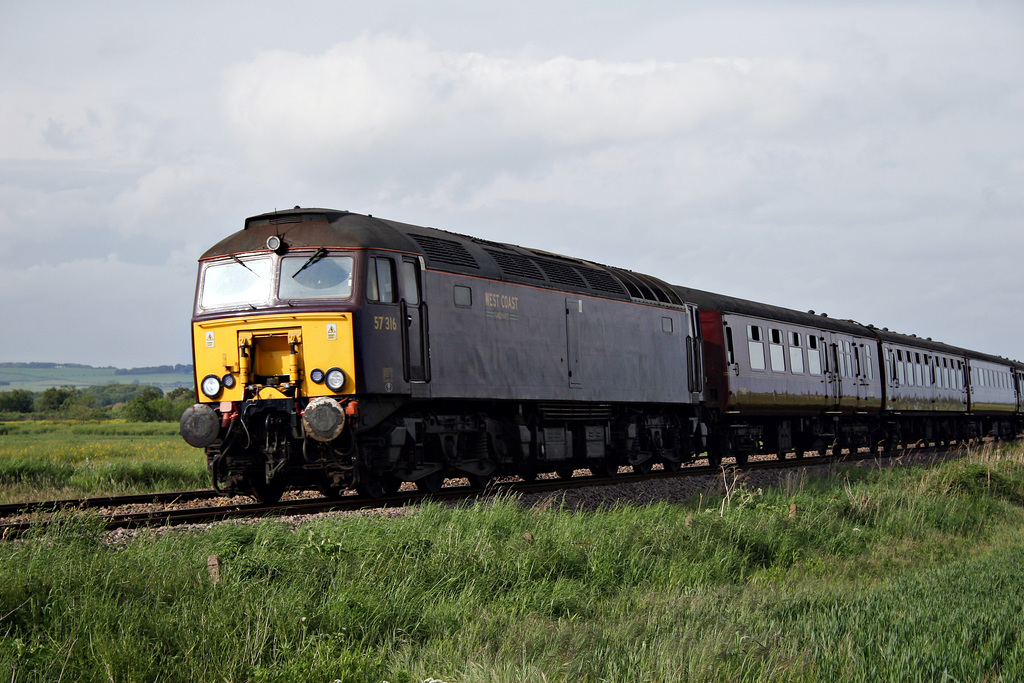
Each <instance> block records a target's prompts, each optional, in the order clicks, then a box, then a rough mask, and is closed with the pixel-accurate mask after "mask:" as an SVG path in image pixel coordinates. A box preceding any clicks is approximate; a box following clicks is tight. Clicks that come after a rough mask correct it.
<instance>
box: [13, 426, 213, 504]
mask: <svg viewBox="0 0 1024 683" xmlns="http://www.w3.org/2000/svg"><path fill="white" fill-rule="evenodd" d="M208 486H209V475H208V473H207V472H206V466H205V458H204V456H203V453H202V451H200V450H197V449H194V448H192V447H190V446H188V445H187V444H186V443H185V442H184V441H183V440H182V439H181V437H180V436H179V435H178V433H177V426H176V425H169V424H162V423H151V424H145V423H118V422H112V421H108V422H86V423H70V422H45V423H43V422H19V423H4V424H2V425H0V502H4V503H12V502H25V501H29V500H44V499H51V498H78V497H85V496H103V495H114V494H120V493H148V492H152V491H174V490H181V489H193V488H203V487H208Z"/></svg>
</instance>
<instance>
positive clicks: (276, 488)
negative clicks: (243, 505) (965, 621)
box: [252, 480, 284, 505]
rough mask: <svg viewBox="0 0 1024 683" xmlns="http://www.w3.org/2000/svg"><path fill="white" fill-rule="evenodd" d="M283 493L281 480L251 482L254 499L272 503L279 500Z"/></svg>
mask: <svg viewBox="0 0 1024 683" xmlns="http://www.w3.org/2000/svg"><path fill="white" fill-rule="evenodd" d="M283 493H284V482H282V481H277V480H274V481H271V482H266V481H264V482H260V483H258V484H255V483H254V484H253V486H252V495H253V496H255V498H256V500H258V501H259V502H261V503H265V504H267V505H273V504H274V503H276V502H277V501H279V500H281V495H282V494H283Z"/></svg>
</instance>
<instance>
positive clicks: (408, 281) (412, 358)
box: [399, 257, 430, 382]
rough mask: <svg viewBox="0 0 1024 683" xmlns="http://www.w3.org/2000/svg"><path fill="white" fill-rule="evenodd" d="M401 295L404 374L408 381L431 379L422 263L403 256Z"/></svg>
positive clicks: (426, 380)
mask: <svg viewBox="0 0 1024 683" xmlns="http://www.w3.org/2000/svg"><path fill="white" fill-rule="evenodd" d="M399 284H400V286H401V292H402V298H401V300H400V301H399V310H400V313H401V316H402V320H404V321H405V324H404V325H401V326H400V329H401V331H402V374H403V377H404V378H405V381H406V382H429V381H430V350H429V345H428V336H427V331H428V330H427V304H426V303H424V301H423V296H422V286H421V278H420V262H419V260H417V259H414V258H408V257H406V258H403V259H402V266H401V273H400V274H399Z"/></svg>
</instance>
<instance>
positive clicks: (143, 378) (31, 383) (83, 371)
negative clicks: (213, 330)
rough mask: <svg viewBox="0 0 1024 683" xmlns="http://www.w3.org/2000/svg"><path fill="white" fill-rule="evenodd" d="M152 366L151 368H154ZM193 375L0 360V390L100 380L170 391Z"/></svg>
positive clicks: (189, 382) (89, 383)
mask: <svg viewBox="0 0 1024 683" xmlns="http://www.w3.org/2000/svg"><path fill="white" fill-rule="evenodd" d="M154 369H155V368H154ZM193 382H194V378H193V377H192V373H191V372H188V371H181V372H145V371H144V369H143V370H141V371H130V374H126V371H124V370H122V371H121V372H120V373H119V372H118V369H117V368H112V367H107V368H96V367H92V366H89V365H74V364H67V365H63V364H55V363H28V364H26V363H0V391H7V390H10V389H26V390H28V391H33V392H40V391H43V390H45V389H49V388H50V387H58V386H75V387H79V388H82V387H91V386H98V385H103V384H148V385H150V386H154V387H159V388H160V389H161V390H163V391H165V392H166V391H170V390H171V389H175V388H177V387H186V388H188V387H191V386H193Z"/></svg>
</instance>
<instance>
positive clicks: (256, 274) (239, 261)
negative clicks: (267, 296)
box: [228, 254, 259, 277]
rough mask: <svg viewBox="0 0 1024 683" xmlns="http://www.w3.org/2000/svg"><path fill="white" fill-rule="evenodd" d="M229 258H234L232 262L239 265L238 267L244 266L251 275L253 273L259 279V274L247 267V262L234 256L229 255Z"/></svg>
mask: <svg viewBox="0 0 1024 683" xmlns="http://www.w3.org/2000/svg"><path fill="white" fill-rule="evenodd" d="M228 256H230V257H231V258H232V260H234V262H235V263H237V264H238V265H240V266H242V267H243V268H245V269H246V270H248V271H249V272H250V273H252V274H253V275H255V276H256V277H259V274H258V273H257V272H256V271H255V270H253V269H252V268H250V267H249V266H247V265H245V261H243V260H242V259H240V258H238V257H237V256H235V255H234V254H228Z"/></svg>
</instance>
